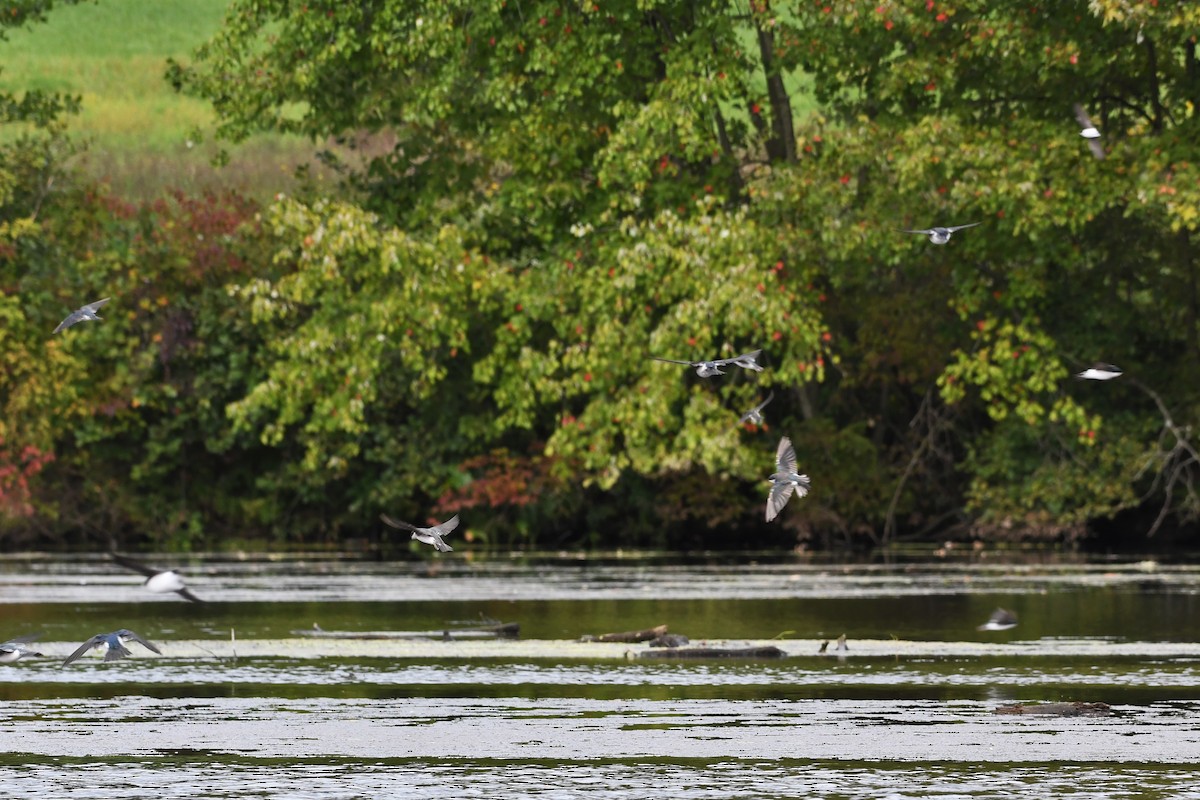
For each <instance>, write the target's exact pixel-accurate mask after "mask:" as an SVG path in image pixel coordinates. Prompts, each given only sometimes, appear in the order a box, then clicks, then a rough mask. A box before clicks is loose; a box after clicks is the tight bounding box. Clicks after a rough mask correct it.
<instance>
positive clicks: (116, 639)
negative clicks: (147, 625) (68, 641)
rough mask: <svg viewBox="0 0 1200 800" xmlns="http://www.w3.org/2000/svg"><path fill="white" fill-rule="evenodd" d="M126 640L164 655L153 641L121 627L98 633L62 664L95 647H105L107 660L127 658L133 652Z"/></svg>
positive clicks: (75, 659)
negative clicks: (110, 631) (126, 644)
mask: <svg viewBox="0 0 1200 800" xmlns="http://www.w3.org/2000/svg"><path fill="white" fill-rule="evenodd" d="M126 642H137V643H138V644H140V645H141V646H142V647H145V648H147V649H149V650H153V651H154V652H155V653H158V654H159V655H160V656H161V655H162V650H159V649H158V648H157V647H155V646H154V645H153V644H152V643H151V642H148V641H146V640H145V639H143V638H142V637H141V636H138V635H137V634H136V633H134V632H133V631H131V630H129V629H128V628H121V630H119V631H113V632H112V633H97V634H96V635H95V636H93V637H92V638H90V639H88V640H87V641H86V642H84V643H83V644H81V645H79V649H78V650H76V651H75V652H74V653H71V655H69V656H67V659H66V661H63V663H62V666H64V667H65V666H67V665H68V664H70V663H71V662H72V661H77V660H78V659H79V657H80V656H82V655H83V654H84V653H86V652H87V651H88V650H91V649H92V648H94V647H103V648H104V660H105V661H116V660H117V659H120V658H125V656H130V655H133V653H131V652H130V651H129V649H128V648H127V647H125V643H126ZM60 669H61V667H60Z"/></svg>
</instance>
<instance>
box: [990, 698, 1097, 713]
mask: <svg viewBox="0 0 1200 800" xmlns="http://www.w3.org/2000/svg"><path fill="white" fill-rule="evenodd" d="M994 713H996V714H1025V715H1042V716H1051V717H1110V716H1112V713H1113V710H1112V706H1110V705H1109V704H1108V703H1083V702H1078V701H1076V702H1074V703H1033V704H1031V705H1025V704H1024V703H1013V704H1012V705H1008V706H1000V707H999V708H997V709H996V711H995V712H994Z"/></svg>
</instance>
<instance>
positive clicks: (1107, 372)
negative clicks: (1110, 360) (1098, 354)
mask: <svg viewBox="0 0 1200 800" xmlns="http://www.w3.org/2000/svg"><path fill="white" fill-rule="evenodd" d="M1123 373H1124V370H1122V369H1121V368H1120V367H1118V366H1116V365H1115V364H1102V363H1100V362H1099V361H1097V362H1096V363H1095V364H1092V365H1091V366H1090V367H1088V368H1087V369H1085V370H1084V371H1083V372H1077V373H1075V377H1076V378H1083V379H1084V380H1089V381H1111V380H1112V379H1113V378H1119V377H1121V375H1122V374H1123Z"/></svg>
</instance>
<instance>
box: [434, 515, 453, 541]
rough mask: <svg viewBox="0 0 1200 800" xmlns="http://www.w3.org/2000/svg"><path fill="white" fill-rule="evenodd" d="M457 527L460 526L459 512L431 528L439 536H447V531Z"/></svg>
mask: <svg viewBox="0 0 1200 800" xmlns="http://www.w3.org/2000/svg"><path fill="white" fill-rule="evenodd" d="M457 527H458V514H455V515H454V516H453V517H451V518H450V519H448V520H446V521H445V522H443V523H442V524H440V525H434V526H433V527H432V528H430V529H429V530H431V531H432V532H434V533H436V534H437V535H438V536H445V535H446V534H447V533H450V531H452V530H454V529H455V528H457Z"/></svg>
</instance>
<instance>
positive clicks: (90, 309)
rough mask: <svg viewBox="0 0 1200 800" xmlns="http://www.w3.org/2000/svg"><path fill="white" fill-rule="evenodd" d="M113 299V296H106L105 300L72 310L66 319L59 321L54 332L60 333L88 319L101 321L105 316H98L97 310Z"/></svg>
mask: <svg viewBox="0 0 1200 800" xmlns="http://www.w3.org/2000/svg"><path fill="white" fill-rule="evenodd" d="M111 299H112V298H111V297H106V298H104V299H103V300H97V301H96V302H94V303H88V304H87V305H86V306H83V307H82V308H80V309H78V310H76V311H72V312H71V313H70V314H68V315H67V318H66V319H64V320H63V321H62V322H60V323H58V327H57V328H55V329H54V332H55V333H58V332H59V331H64V330H66V329H67V328H69V327H71V326H72V325H75V324H76V323H79V322H86V321H88V320H94V321H97V322H99V321H100V320H102V319H103V317H101V316H98V315H97V314H96V311H97V310H98V309H99V308H100V307H101V306H102V305H104V304H105V303H107V302H108V301H109V300H111Z"/></svg>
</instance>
